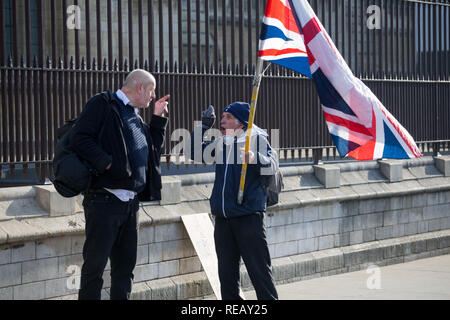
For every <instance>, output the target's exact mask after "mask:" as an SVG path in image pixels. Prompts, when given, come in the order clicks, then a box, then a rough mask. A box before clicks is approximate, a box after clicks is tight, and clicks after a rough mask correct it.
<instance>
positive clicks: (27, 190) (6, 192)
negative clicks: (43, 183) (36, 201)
mask: <svg viewBox="0 0 450 320" xmlns="http://www.w3.org/2000/svg"><path fill="white" fill-rule="evenodd" d="M35 196H36V190H35V188H33V187H32V186H30V187H12V188H2V192H0V201H11V200H18V199H27V198H34V197H35Z"/></svg>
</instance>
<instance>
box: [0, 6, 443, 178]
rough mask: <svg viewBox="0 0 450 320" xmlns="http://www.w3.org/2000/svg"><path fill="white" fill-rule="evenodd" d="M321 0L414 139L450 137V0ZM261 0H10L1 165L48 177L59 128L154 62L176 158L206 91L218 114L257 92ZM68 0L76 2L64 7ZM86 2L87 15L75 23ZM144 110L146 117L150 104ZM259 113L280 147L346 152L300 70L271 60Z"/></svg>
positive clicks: (1, 57) (362, 70)
mask: <svg viewBox="0 0 450 320" xmlns="http://www.w3.org/2000/svg"><path fill="white" fill-rule="evenodd" d="M310 3H311V5H312V7H313V8H314V10H315V11H316V12H317V14H318V16H319V19H320V20H321V21H322V23H323V24H324V26H325V28H326V29H327V31H328V32H329V34H330V36H331V37H332V39H333V40H334V41H335V43H336V46H337V47H338V49H339V50H340V52H341V53H342V55H343V57H344V58H345V59H346V61H347V62H348V64H349V66H350V67H351V69H352V70H353V71H354V73H355V75H356V76H358V77H359V78H361V80H363V81H364V82H365V83H366V84H367V85H368V86H369V88H371V89H372V90H373V92H374V93H375V94H376V95H377V97H378V98H379V99H380V101H382V102H383V104H384V105H385V106H386V107H387V108H388V110H389V111H390V112H391V113H392V114H393V115H394V116H395V117H396V118H397V119H398V120H399V122H400V123H401V124H402V125H403V126H404V127H405V128H406V129H407V130H408V131H409V132H410V133H411V135H412V136H413V137H414V139H415V140H416V141H425V142H424V143H423V144H421V143H419V147H423V148H425V147H427V146H432V145H433V144H434V145H435V149H436V150H437V146H439V148H440V150H445V149H446V148H447V149H448V141H449V140H450V130H449V127H450V40H449V30H450V1H448V0H441V1H406V0H373V1H372V0H371V1H369V0H310ZM264 4H265V3H264V2H263V1H260V0H209V1H205V0H192V1H191V0H183V1H175V0H146V1H142V0H129V1H128V0H123V1H122V0H107V1H104V0H102V1H100V0H96V1H92V0H75V1H67V0H62V1H55V2H53V1H50V0H15V1H11V0H3V1H2V2H1V4H0V38H1V39H4V41H1V42H0V104H1V107H0V118H1V122H0V166H1V167H3V168H8V171H9V175H10V176H13V177H14V170H15V167H16V165H20V166H21V167H23V168H24V169H25V172H26V174H24V177H25V178H26V176H27V175H28V173H30V172H29V170H28V171H27V168H31V167H32V168H33V169H32V170H33V174H35V175H36V176H37V177H38V179H39V180H41V181H44V180H45V179H46V178H49V177H50V176H51V170H50V169H51V166H50V161H51V159H52V157H53V152H54V146H55V129H56V128H57V127H59V126H61V125H62V124H63V123H64V121H65V120H66V119H68V118H73V117H75V116H77V115H78V114H79V113H80V111H81V109H82V107H83V106H84V104H85V103H86V101H87V100H88V99H89V98H90V97H91V96H92V95H94V94H96V93H98V92H101V91H104V90H106V89H111V90H117V89H118V88H120V86H121V84H122V82H123V80H124V78H125V76H126V75H127V73H128V72H129V71H130V70H132V69H133V68H135V67H141V68H145V69H147V70H149V71H151V72H152V73H153V74H154V75H155V77H156V80H157V95H158V96H162V95H164V94H166V93H170V94H171V99H170V112H171V114H170V122H169V126H168V130H167V132H168V133H167V136H166V141H167V143H166V147H165V151H164V153H165V157H167V158H169V157H170V156H171V153H172V149H173V147H174V146H175V145H176V144H177V143H178V141H171V134H172V132H174V130H176V129H179V128H185V129H187V130H191V129H192V128H193V122H194V121H195V120H198V119H200V114H201V111H202V110H203V109H204V108H206V107H207V106H208V105H210V104H212V105H214V106H215V107H216V112H217V114H219V115H220V114H221V112H222V111H223V109H224V107H225V106H227V105H228V104H229V103H231V102H233V101H237V100H241V101H249V100H250V94H251V81H252V78H253V73H254V62H255V61H256V52H257V46H258V37H259V25H260V22H261V19H262V15H263V10H264ZM69 5H75V8H77V7H78V8H79V11H76V10H75V11H73V12H71V11H70V10H69V11H67V10H66V9H68V7H69ZM369 5H375V6H378V7H379V8H380V9H381V10H380V15H379V18H380V19H381V20H380V27H381V29H369V28H368V27H367V19H368V17H369V16H370V14H368V13H367V9H368V7H369ZM77 14H78V15H79V16H78V17H79V18H80V22H81V24H80V28H77V25H76V23H75V28H74V29H70V28H68V26H69V24H68V23H69V22H71V21H72V20H71V19H72V18H74V19H76V18H77ZM73 15H75V16H73ZM61 17H62V18H61ZM74 21H75V22H76V20H74ZM143 116H144V119H146V120H149V118H150V111H149V110H146V111H145V112H144V114H143ZM256 124H258V125H259V126H260V127H262V128H265V129H267V130H269V132H270V130H271V129H279V130H280V141H279V147H280V148H281V150H282V152H284V150H286V153H288V150H290V151H289V153H291V152H292V153H298V150H301V152H300V156H299V157H300V158H302V157H304V158H307V159H310V158H311V159H320V158H322V159H327V158H328V157H329V156H328V155H330V157H331V155H333V157H335V156H336V154H335V148H334V147H332V141H331V139H330V135H329V133H328V130H327V128H326V125H325V122H324V119H323V114H322V111H321V109H320V103H319V100H318V96H317V93H316V89H315V85H314V83H313V82H312V81H311V80H310V79H307V78H304V77H302V76H299V75H298V74H295V73H293V72H291V71H289V70H286V69H283V68H280V67H277V66H275V65H272V66H271V67H270V68H269V70H268V72H267V75H266V76H265V77H264V79H263V82H262V85H261V90H260V97H259V104H258V111H257V114H256ZM216 126H217V124H216ZM296 150H297V151H296ZM307 150H310V151H307ZM320 150H322V151H320ZM313 154H315V156H313ZM0 171H1V170H0ZM30 174H31V173H30Z"/></svg>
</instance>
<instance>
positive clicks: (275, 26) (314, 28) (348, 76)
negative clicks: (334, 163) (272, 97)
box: [259, 0, 422, 160]
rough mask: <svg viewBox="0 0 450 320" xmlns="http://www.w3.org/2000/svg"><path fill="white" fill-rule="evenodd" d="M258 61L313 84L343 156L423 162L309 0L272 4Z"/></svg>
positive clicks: (274, 1) (275, 0) (280, 0)
mask: <svg viewBox="0 0 450 320" xmlns="http://www.w3.org/2000/svg"><path fill="white" fill-rule="evenodd" d="M259 49H260V50H259V57H260V58H261V59H263V60H266V61H271V62H273V63H276V64H279V65H281V66H284V67H286V68H289V69H292V70H295V71H297V72H300V73H301V74H303V75H305V76H307V77H310V78H312V79H313V80H314V82H315V84H316V87H317V91H318V93H319V97H320V101H321V104H322V110H323V112H324V114H325V121H326V123H327V126H328V130H329V132H330V134H331V137H332V138H333V141H334V143H335V145H336V147H337V149H338V151H339V154H340V155H341V157H346V156H349V157H352V158H354V159H356V160H375V159H381V158H392V159H409V158H418V157H421V156H422V154H421V153H420V151H419V149H418V148H417V145H416V143H415V142H414V139H413V138H412V137H411V135H410V134H409V133H408V131H407V130H406V129H405V128H403V127H402V125H401V124H400V123H399V122H398V121H397V120H396V119H395V118H394V117H393V116H392V114H390V113H389V111H388V110H387V109H386V108H385V107H384V106H383V104H382V103H381V102H380V101H379V100H378V98H377V97H376V96H375V95H374V94H373V92H372V91H371V90H370V89H369V88H368V87H367V86H366V85H365V84H364V83H363V82H362V81H361V80H359V79H358V78H357V77H355V76H354V75H353V73H352V71H351V70H350V68H349V67H348V65H347V64H346V62H345V61H344V59H343V58H342V56H341V54H340V53H339V51H338V50H337V48H336V46H335V45H334V43H333V41H332V40H331V38H330V36H329V35H328V33H327V32H326V30H325V29H324V27H323V26H322V24H321V23H320V21H319V19H318V18H317V16H316V14H315V13H314V11H313V10H312V8H311V6H310V5H309V3H308V1H306V0H268V2H267V6H266V11H265V17H264V20H263V24H262V27H261V36H260V45H259Z"/></svg>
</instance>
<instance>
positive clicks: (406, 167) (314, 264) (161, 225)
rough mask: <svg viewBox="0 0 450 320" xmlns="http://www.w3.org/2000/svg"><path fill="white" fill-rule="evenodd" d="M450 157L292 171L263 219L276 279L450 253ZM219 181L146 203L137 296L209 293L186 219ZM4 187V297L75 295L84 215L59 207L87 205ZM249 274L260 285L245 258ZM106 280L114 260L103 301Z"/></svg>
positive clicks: (173, 182) (0, 274)
mask: <svg viewBox="0 0 450 320" xmlns="http://www.w3.org/2000/svg"><path fill="white" fill-rule="evenodd" d="M449 164H450V158H448V157H439V158H435V159H434V158H423V159H419V160H410V161H390V162H384V161H383V162H382V161H379V162H375V161H373V162H364V163H354V162H351V163H341V164H335V165H320V166H302V167H286V168H283V169H282V171H283V173H284V176H285V178H284V180H285V189H284V191H283V193H282V194H281V201H280V203H279V204H278V205H277V206H274V207H272V208H270V209H269V210H268V212H267V214H266V228H267V239H268V243H269V250H270V253H271V256H272V262H273V271H274V276H275V280H276V281H277V283H285V282H290V281H297V280H302V279H309V278H312V277H317V276H325V275H331V274H336V273H341V272H348V271H355V270H359V269H361V268H364V267H366V266H368V265H370V264H374V263H375V264H377V265H378V266H381V265H386V264H392V263H401V262H404V261H410V260H413V259H418V258H423V257H429V256H432V255H439V254H448V253H450V174H449V173H450V172H449V170H448V168H449ZM213 179H214V174H198V175H189V176H180V177H170V178H169V177H167V178H164V182H163V184H164V187H163V200H162V201H161V202H152V203H143V204H142V205H141V208H140V211H139V215H140V230H139V247H138V262H137V266H136V269H135V271H134V275H135V285H134V287H133V298H135V299H188V298H195V297H199V296H205V295H210V294H212V289H211V287H210V285H209V283H208V281H207V278H206V275H205V273H204V272H203V269H202V266H201V263H200V261H199V259H198V257H197V255H196V253H195V250H194V248H193V246H192V243H191V241H190V240H189V237H188V235H187V232H186V230H185V229H184V226H183V224H182V222H181V216H182V215H185V214H192V213H200V212H209V201H208V197H209V195H210V193H211V189H212V182H213ZM177 190H178V191H179V193H178V194H177ZM0 194H1V196H0V208H1V209H2V210H3V211H2V212H1V214H0V299H73V298H76V292H77V290H76V289H74V287H75V284H76V282H77V280H79V278H78V277H79V271H80V267H81V264H82V255H81V252H82V247H83V243H84V215H83V212H77V213H75V214H73V213H72V214H69V213H67V212H64V210H62V209H61V208H64V207H66V208H75V209H73V210H75V211H80V206H79V202H80V198H78V199H77V198H73V199H64V198H58V197H57V195H55V194H54V190H52V188H51V187H49V186H47V187H45V188H43V190H42V187H33V188H31V187H30V188H22V189H17V188H16V189H14V190H13V189H8V190H6V189H3V190H2V192H0ZM39 197H41V198H40V199H38V198H39ZM42 197H44V198H45V199H47V200H46V201H43V200H42ZM52 199H53V200H52ZM66 202H67V203H66ZM21 206H22V207H26V208H28V210H26V212H25V213H24V214H23V215H21V213H20V210H18V208H20V207H21ZM30 208H31V209H30ZM33 208H34V209H35V210H34V212H35V213H34V214H33V212H31V211H33V210H32V209H33ZM30 210H31V211H30ZM241 275H242V284H243V286H244V288H247V289H248V288H251V283H250V281H249V278H248V275H247V274H246V270H245V266H243V265H242V271H241ZM109 285H110V280H109V264H108V266H107V270H106V271H105V274H104V288H105V289H104V290H103V297H104V298H105V299H107V298H108V292H109Z"/></svg>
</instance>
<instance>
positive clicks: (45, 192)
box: [34, 185, 81, 217]
mask: <svg viewBox="0 0 450 320" xmlns="http://www.w3.org/2000/svg"><path fill="white" fill-rule="evenodd" d="M34 188H35V190H36V202H37V203H38V204H39V206H40V207H41V208H42V209H44V210H45V211H47V212H48V213H49V214H50V217H60V216H68V215H72V214H74V213H75V212H79V211H80V209H81V208H79V207H78V203H77V201H76V199H75V197H73V198H64V197H63V196H61V195H60V194H59V193H58V192H57V191H56V189H55V187H54V186H53V185H45V186H35V187H34Z"/></svg>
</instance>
